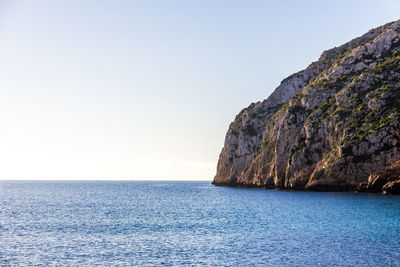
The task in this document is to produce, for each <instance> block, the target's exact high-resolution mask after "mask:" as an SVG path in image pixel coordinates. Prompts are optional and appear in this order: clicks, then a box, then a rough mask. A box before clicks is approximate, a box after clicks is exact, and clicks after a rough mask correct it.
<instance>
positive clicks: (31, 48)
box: [0, 0, 400, 181]
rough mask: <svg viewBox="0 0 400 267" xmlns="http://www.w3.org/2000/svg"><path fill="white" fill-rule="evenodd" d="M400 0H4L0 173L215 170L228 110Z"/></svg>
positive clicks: (194, 173)
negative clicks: (330, 0) (326, 1)
mask: <svg viewBox="0 0 400 267" xmlns="http://www.w3.org/2000/svg"><path fill="white" fill-rule="evenodd" d="M398 14H400V2H397V1H379V2H378V1H352V2H350V1H336V2H335V3H333V4H328V3H322V2H318V1H311V0H310V1H302V2H301V3H299V2H298V1H281V2H279V3H277V2H272V1H256V0H254V1H175V0H174V1H151V0H150V1H112V2H111V1H109V2H107V1H102V2H100V1H84V2H83V1H1V0H0V38H1V42H0V57H1V60H0V71H1V73H2V78H1V79H0V83H1V86H0V88H1V89H0V90H1V92H2V94H1V96H2V97H1V98H0V111H1V112H0V114H1V115H0V116H1V118H2V119H1V122H2V127H1V139H0V147H1V149H0V161H1V163H2V164H1V165H2V167H1V168H0V179H1V180H157V181H160V180H172V181H177V180H205V181H208V180H212V178H213V176H214V174H215V171H216V165H217V161H218V156H219V153H220V151H221V149H222V147H223V142H224V138H225V133H226V131H227V129H228V126H229V124H230V122H231V121H233V119H234V117H235V115H236V114H238V113H239V111H240V110H241V109H242V108H245V107H247V106H248V105H249V104H250V103H251V102H257V101H260V100H263V99H265V98H267V97H268V96H269V95H270V94H271V93H272V91H273V90H274V89H275V88H276V87H277V86H278V85H279V83H280V81H281V80H282V79H284V78H285V77H287V76H289V75H290V74H292V73H294V72H297V71H300V70H302V69H304V68H305V67H307V65H309V64H310V63H311V62H313V61H316V60H317V59H318V58H319V56H320V54H321V53H322V52H323V51H324V50H327V49H330V48H333V47H334V46H338V45H341V44H343V43H346V42H348V41H350V40H351V39H354V38H356V37H358V36H360V35H362V34H364V33H365V32H367V31H368V30H370V29H371V28H375V27H378V26H380V25H383V24H385V23H388V22H390V21H393V20H397V19H400V17H399V15H398Z"/></svg>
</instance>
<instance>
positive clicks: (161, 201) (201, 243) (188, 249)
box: [0, 181, 400, 266]
mask: <svg viewBox="0 0 400 267" xmlns="http://www.w3.org/2000/svg"><path fill="white" fill-rule="evenodd" d="M399 237H400V197H398V196H383V195H369V194H355V193H312V192H308V193H307V192H282V191H270V190H260V189H237V188H223V187H214V186H212V185H210V184H209V182H5V181H3V182H0V265H7V264H11V265H38V264H43V265H74V266H76V265H97V264H99V265H140V266H143V265H162V264H164V265H219V266H220V265H275V266H304V265H314V266H315V265H321V266H328V265H330V266H332V265H346V266H349V265H357V266H400V239H399Z"/></svg>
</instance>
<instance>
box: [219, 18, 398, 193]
mask: <svg viewBox="0 0 400 267" xmlns="http://www.w3.org/2000/svg"><path fill="white" fill-rule="evenodd" d="M399 119H400V21H395V22H392V23H388V24H386V25H384V26H381V27H378V28H376V29H372V30H370V31H369V32H368V33H366V34H364V35H363V36H361V37H358V38H356V39H354V40H352V41H350V42H348V43H346V44H344V45H342V46H340V47H335V48H333V49H330V50H328V51H325V52H323V53H322V55H321V57H320V59H319V60H318V61H316V62H313V63H312V64H311V65H309V66H308V67H307V68H306V69H305V70H302V71H300V72H298V73H295V74H293V75H291V76H289V77H288V78H286V79H285V80H283V81H282V83H281V84H280V85H279V86H278V87H277V88H276V89H275V91H274V92H273V93H272V94H271V95H270V96H269V97H268V98H267V99H266V100H264V101H262V102H257V103H253V104H251V105H250V106H248V107H247V108H245V109H243V110H242V111H241V112H240V113H239V114H238V115H237V116H236V118H235V120H234V121H233V122H232V123H231V125H230V126H229V129H228V132H227V134H226V138H225V144H224V147H223V149H222V152H221V154H220V157H219V161H218V166H217V174H216V176H215V178H214V181H213V184H215V185H240V186H259V187H266V188H284V189H306V190H330V191H332V190H355V189H356V188H357V186H358V187H359V188H360V191H368V190H369V189H368V186H369V184H368V182H369V177H370V175H373V174H374V173H377V172H380V171H383V170H385V169H386V168H388V167H390V166H391V165H392V164H394V163H395V162H397V161H398V160H400V151H399V149H400V141H399V140H400V120H399ZM394 180H395V179H394V178H393V179H391V181H387V182H393V181H394ZM387 182H386V183H387ZM386 183H384V184H382V185H380V188H379V189H374V190H375V191H376V192H382V191H383V188H384V187H385V185H386ZM360 184H361V185H360ZM363 185H364V186H363ZM397 186H398V184H397V183H392V184H391V187H390V188H389V185H388V186H387V187H386V188H387V189H388V191H386V192H389V191H390V190H391V188H397ZM363 188H364V189H365V190H364V189H363ZM392 191H396V190H392Z"/></svg>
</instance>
